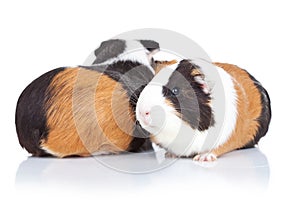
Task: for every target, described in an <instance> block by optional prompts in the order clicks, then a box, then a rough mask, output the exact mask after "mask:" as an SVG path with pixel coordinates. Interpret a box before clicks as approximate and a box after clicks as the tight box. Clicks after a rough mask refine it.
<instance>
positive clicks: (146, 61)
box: [96, 40, 157, 74]
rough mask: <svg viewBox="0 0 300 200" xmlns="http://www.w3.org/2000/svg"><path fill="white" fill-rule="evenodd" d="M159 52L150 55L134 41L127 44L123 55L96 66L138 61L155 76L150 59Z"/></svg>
mask: <svg viewBox="0 0 300 200" xmlns="http://www.w3.org/2000/svg"><path fill="white" fill-rule="evenodd" d="M156 52H157V51H154V52H152V53H150V52H149V51H148V50H147V49H146V48H145V47H144V46H143V45H142V44H141V43H140V42H139V41H136V40H132V41H127V42H126V48H125V50H124V52H123V53H121V54H120V55H118V56H117V57H114V58H111V59H108V60H107V61H105V62H103V63H100V64H96V65H110V64H113V63H115V62H117V61H126V60H131V61H137V62H139V63H141V64H143V65H145V66H147V67H148V68H149V69H150V71H151V72H152V73H153V74H154V73H155V72H154V69H153V68H152V66H151V64H150V59H151V58H152V56H153V54H155V53H156Z"/></svg>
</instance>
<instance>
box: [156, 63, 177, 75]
mask: <svg viewBox="0 0 300 200" xmlns="http://www.w3.org/2000/svg"><path fill="white" fill-rule="evenodd" d="M176 63H177V60H171V61H158V60H156V61H155V74H157V73H158V72H159V71H160V70H162V69H163V68H165V67H167V66H169V65H173V64H176Z"/></svg>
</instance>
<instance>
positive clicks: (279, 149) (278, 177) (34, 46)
mask: <svg viewBox="0 0 300 200" xmlns="http://www.w3.org/2000/svg"><path fill="white" fill-rule="evenodd" d="M195 2H196V1H195ZM197 2H198V3H197V4H195V3H191V2H190V1H178V2H175V1H170V2H166V1H162V0H160V1H155V0H152V1H119V2H118V1H113V0H110V1H105V2H100V1H89V0H87V1H76V0H73V1H55V0H52V1H32V0H26V1H14V0H11V1H1V2H0V22H1V23H0V26H1V29H0V59H1V62H0V64H1V77H0V81H1V84H0V87H1V90H0V91H1V104H0V105H1V109H0V117H1V134H0V148H1V151H0V153H1V164H0V167H1V168H0V169H1V170H0V175H1V176H0V184H1V187H0V191H1V192H0V195H1V196H3V195H13V194H14V193H15V192H17V191H16V190H15V188H14V181H15V173H16V171H17V168H18V165H19V164H20V163H21V162H22V161H23V160H25V159H26V158H27V153H26V152H25V151H24V150H22V149H21V147H20V146H19V144H18V140H17V137H16V132H15V127H14V112H15V106H16V102H17V98H18V96H19V95H20V93H21V92H22V90H23V89H24V88H25V87H26V86H27V85H28V84H29V83H30V82H31V81H32V80H33V79H34V78H36V77H37V76H39V75H41V74H43V73H45V72H46V71H48V70H50V69H53V68H55V67H59V66H72V65H78V64H82V63H83V62H84V61H85V59H86V58H87V56H88V55H89V54H90V53H91V51H92V50H93V49H95V48H96V47H97V46H98V45H99V44H100V42H101V41H103V40H106V39H109V38H110V37H113V36H115V35H117V34H119V33H122V32H125V31H129V30H133V29H139V28H164V29H170V30H173V31H177V32H179V33H182V34H184V35H185V36H187V37H189V38H191V39H192V40H194V41H196V42H197V43H198V44H199V45H200V46H202V48H204V50H205V51H206V52H207V53H208V55H209V56H210V57H211V59H212V60H213V61H218V62H228V63H233V64H237V65H239V66H241V67H243V68H246V69H247V70H248V71H249V72H250V73H252V74H253V75H254V76H255V77H256V78H257V79H258V80H259V81H260V82H261V83H262V84H263V85H264V86H265V88H266V89H267V90H268V92H269V94H270V97H271V100H272V108H273V118H272V123H271V126H270V130H269V132H268V134H267V136H266V137H265V138H263V139H262V140H261V142H260V149H261V150H262V152H263V153H264V154H265V155H266V156H267V158H268V161H269V165H270V172H271V175H270V183H269V189H268V191H267V193H266V194H265V195H266V196H268V197H279V198H280V197H281V198H283V197H284V198H285V199H293V198H294V199H297V198H299V189H298V188H299V185H298V184H297V182H298V181H299V178H300V177H299V164H298V163H299V162H298V161H299V157H298V156H299V152H300V151H299V149H298V148H299V134H300V132H299V130H298V127H299V126H298V124H299V122H298V120H299V116H298V112H299V105H298V104H299V102H300V101H299V100H300V99H299V95H298V93H299V88H298V86H299V84H298V80H299V78H298V77H299V74H298V73H297V72H299V68H300V65H299V61H298V60H299V56H300V50H299V49H300V39H299V38H300V29H299V28H300V27H299V24H300V21H299V19H300V12H299V9H300V7H299V4H298V3H297V1H289V0H285V1H248V2H245V1H209V3H207V2H208V1H206V2H205V3H204V2H203V3H202V2H200V1H197ZM185 184H188V183H185ZM33 191H34V190H33ZM177 193H180V194H184V195H190V196H194V197H195V198H199V199H201V198H202V196H201V188H199V191H182V190H180V188H174V193H173V195H174V196H177ZM216 193H218V191H216ZM121 195H122V198H125V197H126V196H127V194H121ZM161 195H163V194H155V192H153V193H152V192H151V189H150V190H149V194H145V196H143V197H137V198H140V199H144V198H145V197H152V196H153V197H158V196H161ZM213 195H214V194H212V196H213ZM47 197H48V195H45V196H43V197H41V199H47ZM24 198H25V199H27V198H30V197H24ZM78 198H84V197H79V196H78ZM101 198H103V197H100V196H99V199H101ZM108 198H109V197H108ZM241 198H244V197H241ZM257 198H259V197H257ZM1 199H3V198H1Z"/></svg>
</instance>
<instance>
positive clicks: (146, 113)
mask: <svg viewBox="0 0 300 200" xmlns="http://www.w3.org/2000/svg"><path fill="white" fill-rule="evenodd" d="M139 114H140V116H141V120H142V121H143V123H144V124H145V125H146V126H148V125H150V123H151V117H150V109H140V110H139Z"/></svg>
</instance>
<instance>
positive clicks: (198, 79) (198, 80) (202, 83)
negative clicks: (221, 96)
mask: <svg viewBox="0 0 300 200" xmlns="http://www.w3.org/2000/svg"><path fill="white" fill-rule="evenodd" d="M194 80H195V82H196V83H198V84H199V85H200V87H201V88H202V91H203V92H204V93H205V94H208V93H209V92H210V89H209V87H208V84H207V82H206V81H205V79H204V76H203V75H202V76H201V75H197V76H194Z"/></svg>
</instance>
